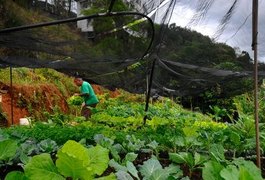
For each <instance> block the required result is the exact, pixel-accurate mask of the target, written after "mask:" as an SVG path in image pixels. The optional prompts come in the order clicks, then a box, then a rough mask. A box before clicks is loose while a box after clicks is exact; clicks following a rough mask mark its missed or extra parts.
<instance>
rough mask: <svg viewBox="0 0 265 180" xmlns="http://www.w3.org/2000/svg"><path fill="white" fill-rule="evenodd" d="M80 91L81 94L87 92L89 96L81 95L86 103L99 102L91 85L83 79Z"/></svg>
mask: <svg viewBox="0 0 265 180" xmlns="http://www.w3.org/2000/svg"><path fill="white" fill-rule="evenodd" d="M80 91H81V94H87V93H88V94H89V96H84V97H83V98H84V101H85V104H86V105H92V104H97V103H98V102H99V100H98V98H97V96H96V94H95V92H94V90H93V88H92V86H91V85H90V84H89V83H88V82H86V81H83V83H82V86H81V87H80Z"/></svg>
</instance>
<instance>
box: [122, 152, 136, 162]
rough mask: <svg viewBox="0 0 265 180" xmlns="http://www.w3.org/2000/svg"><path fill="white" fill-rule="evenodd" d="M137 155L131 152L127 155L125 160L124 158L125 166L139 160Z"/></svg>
mask: <svg viewBox="0 0 265 180" xmlns="http://www.w3.org/2000/svg"><path fill="white" fill-rule="evenodd" d="M137 156H138V155H137V154H135V153H133V152H130V153H127V154H126V156H125V158H124V164H126V162H127V161H130V162H133V161H134V160H135V159H136V158H137Z"/></svg>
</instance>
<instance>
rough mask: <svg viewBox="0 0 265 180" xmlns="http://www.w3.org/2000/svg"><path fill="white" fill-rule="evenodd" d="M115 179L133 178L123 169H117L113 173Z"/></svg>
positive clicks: (127, 179) (131, 179) (128, 179)
mask: <svg viewBox="0 0 265 180" xmlns="http://www.w3.org/2000/svg"><path fill="white" fill-rule="evenodd" d="M115 174H116V176H117V180H133V178H132V176H131V175H130V174H129V173H127V172H125V171H118V172H116V173H115Z"/></svg>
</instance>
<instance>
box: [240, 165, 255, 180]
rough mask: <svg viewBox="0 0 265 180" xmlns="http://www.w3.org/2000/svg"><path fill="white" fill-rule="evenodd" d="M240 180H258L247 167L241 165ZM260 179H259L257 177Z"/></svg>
mask: <svg viewBox="0 0 265 180" xmlns="http://www.w3.org/2000/svg"><path fill="white" fill-rule="evenodd" d="M239 180H256V179H255V177H254V176H252V175H251V174H250V173H249V171H248V170H247V169H246V168H245V167H240V170H239ZM257 180H258V179H257Z"/></svg>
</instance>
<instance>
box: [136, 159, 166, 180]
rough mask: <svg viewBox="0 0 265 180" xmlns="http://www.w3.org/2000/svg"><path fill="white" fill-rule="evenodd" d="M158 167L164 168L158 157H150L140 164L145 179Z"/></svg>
mask: <svg viewBox="0 0 265 180" xmlns="http://www.w3.org/2000/svg"><path fill="white" fill-rule="evenodd" d="M158 169H162V166H161V164H160V162H159V161H158V160H157V159H149V160H147V161H145V162H144V164H143V165H141V166H140V170H139V171H140V172H141V174H142V176H143V177H144V178H145V179H148V178H149V177H151V175H152V173H153V172H154V171H156V170H158Z"/></svg>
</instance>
